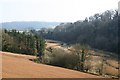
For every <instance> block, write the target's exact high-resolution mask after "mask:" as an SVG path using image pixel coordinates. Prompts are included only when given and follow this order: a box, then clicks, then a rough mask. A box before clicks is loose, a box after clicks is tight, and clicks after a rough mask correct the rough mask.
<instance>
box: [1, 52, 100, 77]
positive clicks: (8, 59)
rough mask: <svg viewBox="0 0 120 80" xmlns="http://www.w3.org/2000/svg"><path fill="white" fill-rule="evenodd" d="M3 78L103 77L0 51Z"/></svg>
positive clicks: (27, 56)
mask: <svg viewBox="0 0 120 80" xmlns="http://www.w3.org/2000/svg"><path fill="white" fill-rule="evenodd" d="M0 56H2V77H3V78H101V77H100V76H96V75H92V74H87V73H83V72H79V71H74V70H70V69H65V68H60V67H54V66H49V65H44V64H38V63H34V62H32V61H30V60H29V59H34V58H36V57H35V56H29V55H22V54H14V53H10V52H0Z"/></svg>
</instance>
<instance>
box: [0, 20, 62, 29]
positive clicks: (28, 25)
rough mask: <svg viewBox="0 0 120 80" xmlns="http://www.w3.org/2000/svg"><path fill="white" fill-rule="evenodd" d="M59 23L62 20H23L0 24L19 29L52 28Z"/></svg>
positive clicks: (7, 27) (3, 26)
mask: <svg viewBox="0 0 120 80" xmlns="http://www.w3.org/2000/svg"><path fill="white" fill-rule="evenodd" d="M59 24H60V22H39V21H21V22H4V23H0V25H2V28H5V29H17V30H26V29H41V28H52V27H55V26H57V25H59Z"/></svg>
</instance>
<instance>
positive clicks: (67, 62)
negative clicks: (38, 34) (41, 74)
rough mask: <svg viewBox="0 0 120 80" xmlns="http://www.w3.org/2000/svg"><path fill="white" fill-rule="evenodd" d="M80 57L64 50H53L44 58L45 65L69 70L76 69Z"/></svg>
mask: <svg viewBox="0 0 120 80" xmlns="http://www.w3.org/2000/svg"><path fill="white" fill-rule="evenodd" d="M78 58H79V57H78V56H77V55H75V54H73V53H67V52H65V51H64V50H62V49H53V52H52V53H50V52H48V53H46V54H45V55H44V57H43V63H46V64H50V65H53V66H59V67H64V68H69V69H75V67H76V65H77V64H78V62H79V61H78V60H79V59H78Z"/></svg>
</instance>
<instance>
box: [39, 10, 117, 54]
mask: <svg viewBox="0 0 120 80" xmlns="http://www.w3.org/2000/svg"><path fill="white" fill-rule="evenodd" d="M39 32H40V31H39ZM42 34H43V37H45V38H47V39H53V40H58V41H63V42H66V43H68V44H75V43H80V44H87V45H89V46H91V47H92V48H96V49H100V50H104V51H109V52H114V53H118V47H117V45H118V11H117V10H107V11H105V12H103V13H97V14H95V15H93V16H90V17H89V18H85V20H83V21H76V22H74V23H62V24H60V25H58V26H56V27H55V29H54V30H52V31H48V33H42Z"/></svg>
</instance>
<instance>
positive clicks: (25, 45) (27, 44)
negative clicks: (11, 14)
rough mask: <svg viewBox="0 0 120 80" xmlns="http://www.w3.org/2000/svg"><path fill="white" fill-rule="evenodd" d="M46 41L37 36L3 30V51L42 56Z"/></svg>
mask: <svg viewBox="0 0 120 80" xmlns="http://www.w3.org/2000/svg"><path fill="white" fill-rule="evenodd" d="M44 44H45V41H44V39H43V38H42V37H40V36H38V35H37V34H34V33H32V31H29V32H22V33H21V32H19V31H16V30H14V29H13V30H6V29H4V30H2V51H8V52H15V53H21V54H27V55H37V53H38V55H39V54H40V55H42V53H43V51H44V46H45V45H44Z"/></svg>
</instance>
